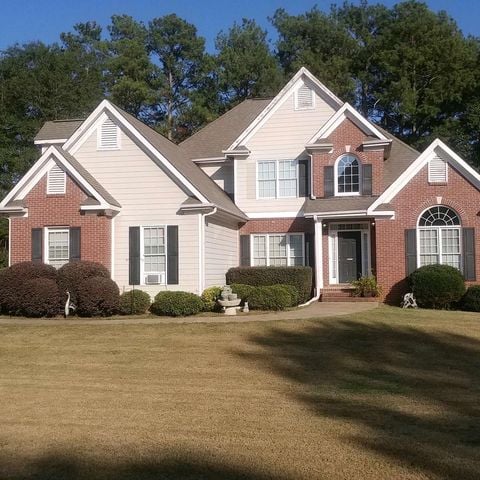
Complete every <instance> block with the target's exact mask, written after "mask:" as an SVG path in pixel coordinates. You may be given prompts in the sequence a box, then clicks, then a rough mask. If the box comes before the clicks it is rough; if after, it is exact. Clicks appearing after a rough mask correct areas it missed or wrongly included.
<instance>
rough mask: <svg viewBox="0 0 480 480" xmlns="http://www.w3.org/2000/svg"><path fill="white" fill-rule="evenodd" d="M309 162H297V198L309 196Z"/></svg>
mask: <svg viewBox="0 0 480 480" xmlns="http://www.w3.org/2000/svg"><path fill="white" fill-rule="evenodd" d="M309 165H310V162H309V161H308V160H299V161H298V196H299V197H308V195H310V168H309Z"/></svg>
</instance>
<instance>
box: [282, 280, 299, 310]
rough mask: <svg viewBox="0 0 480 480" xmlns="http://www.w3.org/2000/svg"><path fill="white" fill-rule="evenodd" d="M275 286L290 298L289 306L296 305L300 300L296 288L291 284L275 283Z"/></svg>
mask: <svg viewBox="0 0 480 480" xmlns="http://www.w3.org/2000/svg"><path fill="white" fill-rule="evenodd" d="M276 286H277V287H280V288H282V289H283V290H285V292H286V293H287V295H289V296H290V298H291V303H290V305H289V307H296V306H297V305H298V304H299V303H300V302H299V299H298V290H297V289H296V288H295V287H294V286H293V285H276Z"/></svg>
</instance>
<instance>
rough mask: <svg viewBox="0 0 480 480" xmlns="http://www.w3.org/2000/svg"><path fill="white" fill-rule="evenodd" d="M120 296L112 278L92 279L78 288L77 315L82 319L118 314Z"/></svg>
mask: <svg viewBox="0 0 480 480" xmlns="http://www.w3.org/2000/svg"><path fill="white" fill-rule="evenodd" d="M119 303H120V295H119V291H118V286H117V284H116V283H115V282H114V281H113V280H111V279H110V278H105V277H90V278H86V279H85V280H83V281H82V282H81V283H80V284H79V285H78V287H77V313H78V314H79V315H80V316H81V317H108V316H110V315H113V314H115V313H117V312H118V307H119Z"/></svg>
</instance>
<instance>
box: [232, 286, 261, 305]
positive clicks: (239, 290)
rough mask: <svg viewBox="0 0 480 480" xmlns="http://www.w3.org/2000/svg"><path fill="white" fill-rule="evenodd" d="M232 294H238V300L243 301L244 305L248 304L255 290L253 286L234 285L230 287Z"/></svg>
mask: <svg viewBox="0 0 480 480" xmlns="http://www.w3.org/2000/svg"><path fill="white" fill-rule="evenodd" d="M230 287H231V289H232V293H236V294H237V297H238V298H241V299H242V303H245V302H248V298H249V297H250V295H251V294H252V292H253V291H254V290H255V287H252V286H251V285H243V284H241V283H232V284H231V285H230Z"/></svg>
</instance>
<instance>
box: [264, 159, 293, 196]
mask: <svg viewBox="0 0 480 480" xmlns="http://www.w3.org/2000/svg"><path fill="white" fill-rule="evenodd" d="M280 162H295V181H296V195H288V196H287V195H286V196H280V180H288V179H280ZM260 163H275V196H274V197H260V196H259V193H258V192H259V188H258V187H259V179H258V165H259V164H260ZM299 163H300V159H298V158H293V159H290V158H282V159H276V160H256V162H255V195H256V197H255V199H256V200H280V199H284V198H300V196H299V192H300V172H299ZM289 180H293V179H289Z"/></svg>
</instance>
